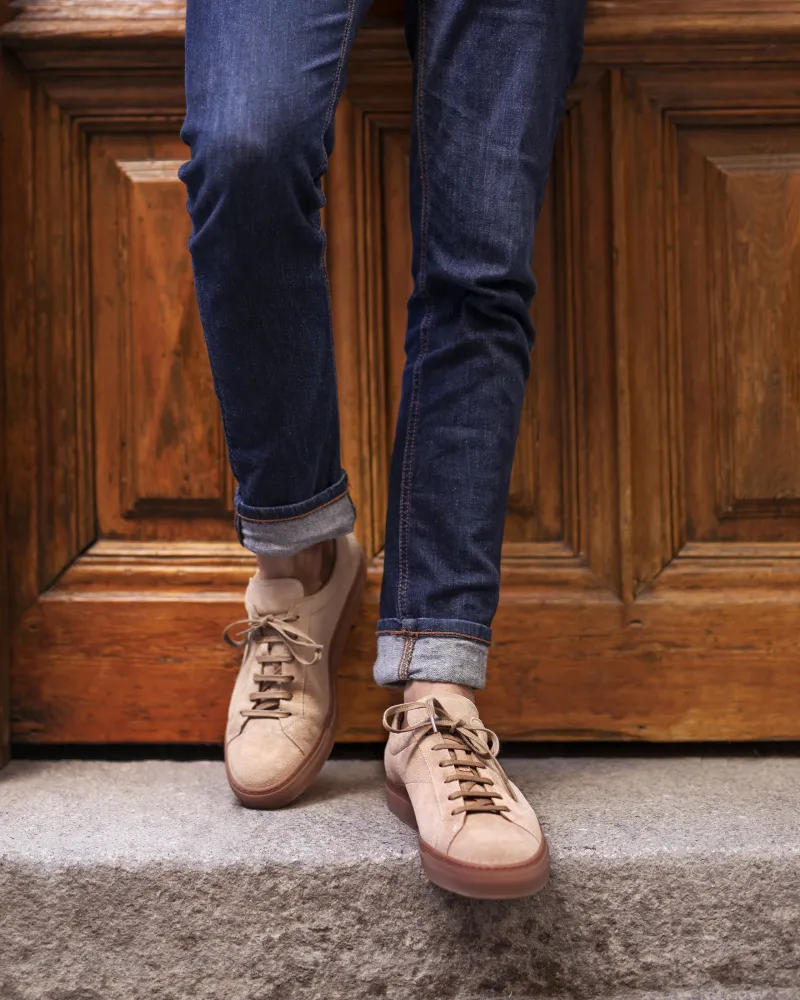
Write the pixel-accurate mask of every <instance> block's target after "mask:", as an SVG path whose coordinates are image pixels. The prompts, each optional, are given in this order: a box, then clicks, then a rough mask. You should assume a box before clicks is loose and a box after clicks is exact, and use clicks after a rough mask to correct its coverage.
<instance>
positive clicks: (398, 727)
mask: <svg viewBox="0 0 800 1000" xmlns="http://www.w3.org/2000/svg"><path fill="white" fill-rule="evenodd" d="M383 723H384V726H385V728H386V729H387V730H388V731H389V740H388V742H387V744H386V753H385V762H386V802H387V805H388V806H389V809H391V811H392V812H393V813H394V814H395V816H397V817H398V818H399V819H401V820H402V821H403V822H404V823H406V824H408V826H410V827H412V828H413V829H415V830H417V831H418V833H419V850H420V857H421V859H422V867H423V869H424V870H425V873H426V874H427V876H428V878H430V880H431V881H432V882H435V883H436V885H438V886H440V887H441V888H442V889H448V890H449V891H450V892H456V893H459V894H460V895H462V896H471V897H472V898H473V899H517V898H519V897H521V896H531V895H533V894H534V893H537V892H539V891H540V890H541V889H543V888H544V887H545V885H546V884H547V879H548V876H549V874H550V859H549V854H548V848H547V841H546V840H545V838H544V834H543V833H542V828H541V827H540V825H539V820H538V819H537V818H536V813H535V812H534V811H533V809H532V807H531V806H530V805H529V804H528V803H527V802H526V800H525V798H524V797H523V795H522V793H521V792H520V790H519V789H518V788H517V787H516V785H514V784H513V783H512V782H511V781H509V779H508V778H507V777H506V774H505V772H504V771H503V769H502V767H501V766H500V764H499V763H498V761H497V753H498V751H499V749H500V741H499V740H498V739H497V736H496V735H495V734H494V733H493V732H491V730H488V729H486V727H485V726H484V725H483V723H482V722H481V720H480V718H479V716H478V710H477V708H476V707H475V705H474V704H473V703H472V702H471V701H470V700H469V699H468V698H464V697H461V696H460V695H448V696H444V697H441V698H426V699H424V700H423V701H418V702H410V703H408V704H402V705H395V706H394V707H393V708H390V709H388V710H387V711H386V713H385V714H384V717H383Z"/></svg>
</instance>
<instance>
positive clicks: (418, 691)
mask: <svg viewBox="0 0 800 1000" xmlns="http://www.w3.org/2000/svg"><path fill="white" fill-rule="evenodd" d="M454 694H458V695H461V697H462V698H469V700H470V701H471V702H474V701H475V689H474V688H471V687H467V686H466V685H464V684H442V683H439V682H438V681H408V682H407V683H406V688H405V692H404V694H403V701H406V702H409V701H421V700H422V699H423V698H439V697H442V696H447V695H454Z"/></svg>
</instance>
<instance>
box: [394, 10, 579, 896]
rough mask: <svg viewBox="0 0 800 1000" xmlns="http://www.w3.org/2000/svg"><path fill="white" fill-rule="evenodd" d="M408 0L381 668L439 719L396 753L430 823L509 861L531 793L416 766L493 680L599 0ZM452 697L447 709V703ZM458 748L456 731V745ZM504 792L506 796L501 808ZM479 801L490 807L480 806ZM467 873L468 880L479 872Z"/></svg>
mask: <svg viewBox="0 0 800 1000" xmlns="http://www.w3.org/2000/svg"><path fill="white" fill-rule="evenodd" d="M410 6H413V11H412V12H411V15H410V17H409V35H410V41H411V47H412V51H413V53H414V55H415V62H416V86H415V107H414V135H413V149H412V177H411V183H412V226H413V232H414V261H413V266H414V291H413V295H412V297H411V300H410V303H409V325H408V335H407V340H406V353H407V363H406V367H405V370H404V375H403V394H402V402H401V406H400V414H399V418H398V424H397V435H396V439H395V448H394V453H393V458H392V468H391V477H390V501H389V511H388V518H387V532H386V555H385V575H384V581H383V590H382V594H381V621H380V622H379V625H378V657H377V661H376V664H375V677H376V680H377V681H378V682H379V683H381V684H385V685H389V686H403V685H405V686H406V687H407V692H406V700H407V701H415V702H416V703H417V704H418V705H422V703H424V705H426V706H427V708H424V707H418V708H416V709H409V710H407V711H406V710H404V709H403V708H402V706H399V707H398V709H397V710H396V711H397V712H398V713H399V715H398V717H399V719H400V723H399V724H400V726H401V727H403V728H405V727H406V726H408V725H411V726H412V727H414V728H416V727H417V725H419V726H420V727H421V728H420V730H419V731H418V736H421V735H422V731H423V730H425V727H426V726H427V727H428V728H429V733H428V736H426V737H425V738H424V739H422V740H421V741H420V740H412V741H411V742H410V743H409V742H408V738H407V737H397V736H391V737H390V741H389V750H388V752H387V770H388V773H389V778H390V781H391V780H394V781H395V782H399V783H401V784H402V783H403V779H404V777H407V775H408V773H409V771H408V768H409V767H410V768H411V772H413V773H414V774H416V777H415V778H414V779H413V781H412V784H411V785H409V788H414V789H415V794H418V795H419V796H422V798H421V799H419V802H418V801H417V800H415V801H414V806H415V808H416V807H417V805H418V804H419V803H422V805H421V806H420V808H421V809H422V813H423V814H424V815H425V816H427V820H426V822H427V821H428V820H429V821H430V823H432V824H433V826H434V827H436V824H437V823H439V817H440V816H445V814H447V816H448V820H447V823H448V824H449V826H448V828H447V831H443V830H442V829H440V828H438V827H436V829H428V831H427V834H426V830H425V829H423V823H422V822H421V821H420V813H419V810H417V820H418V821H420V826H421V829H422V835H423V840H425V839H426V836H428V837H432V838H434V839H437V838H438V839H437V843H438V845H439V848H440V849H441V850H443V851H445V853H446V852H447V851H448V850H451V849H452V850H453V851H454V852H455V853H454V857H460V858H461V860H462V861H464V860H468V859H469V858H470V857H471V856H472V855H475V856H476V857H477V861H478V863H482V861H485V860H486V857H485V856H483V855H482V854H481V852H482V851H488V852H489V854H488V856H490V857H494V856H495V855H496V856H497V858H499V859H500V860H499V861H497V862H496V863H497V864H501V862H502V861H503V859H505V861H509V859H516V861H517V862H520V863H521V859H524V858H528V859H529V860H530V857H532V855H531V852H530V850H529V849H530V848H531V845H535V846H536V849H537V850H541V849H543V841H542V840H541V831H540V830H539V828H538V824H537V823H536V821H535V815H533V813H532V810H530V807H528V806H527V804H526V803H525V804H524V805H525V807H526V809H527V810H528V811H529V813H530V815H529V814H528V813H527V812H525V810H524V809H523V808H522V805H521V804H520V802H519V801H517V799H515V798H514V797H513V795H511V796H509V795H506V799H508V800H509V801H508V802H507V801H506V799H502V798H498V799H497V800H495V798H493V797H492V794H491V793H486V794H484V793H483V792H482V791H481V787H482V786H481V784H480V783H479V782H478V781H477V780H475V776H476V775H478V774H479V772H478V771H474V772H472V771H469V772H464V773H470V774H472V775H473V781H471V782H464V781H455V783H453V779H452V777H451V782H450V783H449V784H446V785H445V784H441V787H439V786H438V785H437V780H438V779H434V782H433V785H426V786H425V789H421V787H420V785H419V784H414V782H419V774H420V773H422V774H423V775H424V774H426V773H428V772H427V770H426V769H425V768H424V767H423V769H422V771H421V772H419V769H418V766H417V764H415V763H413V759H415V758H414V754H418V753H422V754H423V755H424V756H426V758H427V757H430V760H429V761H428V764H429V765H430V766H431V771H430V773H431V774H434V775H438V776H439V777H441V776H442V775H444V774H445V773H446V772H447V768H446V767H445V768H444V769H442V768H438V769H437V767H436V763H437V754H438V755H440V754H441V753H443V752H444V750H446V749H448V747H446V746H444V745H442V740H441V737H440V736H439V734H438V733H437V729H438V730H440V731H441V730H443V729H447V727H450V731H451V732H456V731H457V730H458V727H457V726H455V727H454V726H452V725H451V723H458V722H459V721H461V722H464V723H468V722H469V720H470V719H473V720H474V719H475V718H476V717H477V711H476V710H475V708H474V705H473V703H472V699H471V697H464V695H471V689H474V688H481V687H483V685H484V681H485V673H486V658H487V652H488V647H489V643H490V641H491V622H492V618H493V616H494V613H495V610H496V607H497V601H498V593H499V580H500V550H501V543H502V537H503V527H504V520H505V511H506V504H507V500H508V488H509V481H510V476H511V466H512V462H513V458H514V449H515V444H516V439H517V430H518V426H519V419H520V413H521V409H522V403H523V396H524V391H525V383H526V380H527V376H528V372H529V368H530V350H531V347H532V344H533V327H532V324H531V320H530V316H529V312H528V308H529V305H530V302H531V298H532V296H533V292H534V288H535V285H534V280H533V277H532V275H531V270H530V264H531V257H532V253H533V230H534V224H535V221H536V218H537V215H538V212H539V209H540V207H541V203H542V198H543V195H544V188H545V183H546V180H547V174H548V169H549V163H550V158H551V155H552V150H553V144H554V139H555V134H556V130H557V127H558V123H559V120H560V118H561V115H562V112H563V108H564V100H565V96H566V91H567V88H568V86H569V84H570V82H571V80H572V78H573V76H574V74H575V72H576V70H577V67H578V63H579V60H580V53H581V48H582V36H583V18H584V0H508V2H500V0H486V2H473V0H419V2H418V3H413V4H412V5H410ZM452 685H458V686H459V688H454V687H452ZM432 698H438V702H433V701H431V699H432ZM420 699H421V701H420ZM438 703H441V705H444V706H445V709H446V710H445V711H443V713H442V714H441V715H440V714H439V708H437V707H435V706H436V705H437V704H438ZM432 705H433V706H434V707H433V708H431V706H432ZM437 718H438V719H439V721H438V722H437ZM447 719H449V720H450V722H447V721H446V720H447ZM467 728H469V727H467ZM474 728H475V726H474V725H473V729H474ZM450 739H451V740H452V739H455V742H456V743H458V740H459V739H461V740H462V745H461V749H462V750H463V751H464V754H467V755H468V754H469V749H468V747H469V743H468V737H464V736H463V734H462V736H461V737H458V736H457V735H456V736H451V737H450ZM476 739H477V740H478V743H477V744H476V745H478V744H480V738H476ZM403 740H405V741H406V742H405V743H403V742H402V741H403ZM464 740H467V742H466V743H465V742H464ZM445 742H446V741H445ZM428 744H430V746H429V747H428ZM426 747H427V749H426ZM437 747H438V749H437ZM465 748H466V749H465ZM401 749H402V750H403V752H400V750H401ZM406 750H407V751H408V753H406V752H405V751H406ZM454 753H456V751H455V750H454V749H453V746H450V747H449V756H446V757H445V760H447V761H450V760H451V759H454V758H452V755H453V754H454ZM409 755H410V756H409ZM490 756H491V755H490ZM498 767H499V766H498V765H495V764H494V763H492V764H491V768H490V771H492V770H493V772H494V773H495V776H496V777H498V781H497V782H495V785H496V786H497V787H501V786H502V780H501V779H500V778H499V776H498V773H497V771H498ZM452 773H453V772H452V771H451V774H452ZM423 784H424V783H423ZM465 786H466V787H467V788H469V789H471V791H472V795H471V796H467V798H466V799H465V800H464V803H465V805H466V806H467V809H466V811H464V810H459V809H457V810H456V813H455V815H454V816H453V817H452V818H451V817H450V816H449V810H447V794H449V793H450V792H451V791H452V789H453V788H454V787H455V789H456V792H455V794H456V797H458V796H459V795H462V794H463V792H464V791H465ZM459 789H460V791H459ZM504 794H505V793H504ZM426 796H427V797H428V798H429V799H430V801H428V798H426ZM442 796H443V798H442ZM412 798H414V796H413V795H412ZM440 798H441V801H439V800H440ZM495 801H497V802H500V801H502V802H503V805H502V806H501V805H497V806H496V808H495V806H492V802H495ZM437 803H438V805H439V807H440V808H436V804H437ZM481 804H482V808H481V815H480V816H477V817H473V816H472V812H473V811H475V809H476V808H477V807H479V806H481ZM456 805H458V803H456ZM487 809H488V811H487ZM468 814H469V822H468V823H467V822H465V820H466V817H467V815H468ZM498 817H499V818H500V819H501V820H502V822H501V823H500V826H499V828H498V827H497V826H496V823H495V822H494V821H497V820H498ZM512 817H513V818H514V819H513V822H512V823H508V822H506V819H508V818H512ZM451 819H452V822H451ZM487 823H488V824H489V825H488V826H487V825H486V824H487ZM493 823H494V825H492V824H493ZM514 824H516V832H517V833H520V831H521V830H522V831H527V832H525V835H524V836H522V834H520V838H521V839H520V838H518V839H519V842H518V843H515V844H514V845H510V844H509V843H505V844H504V843H503V842H502V839H503V836H505V837H506V838H508V837H509V836H510V833H509V831H511V830H513V829H514ZM450 827H452V829H451V828H450ZM445 833H446V834H447V836H445ZM470 837H471V839H470ZM498 837H499V838H500V839H499V840H498ZM448 838H449V839H448ZM454 838H455V839H454ZM453 844H460V847H458V848H456V847H453V846H452V845H453ZM433 846H436V845H433ZM492 850H494V851H495V854H494V855H492ZM459 852H460V854H459ZM470 852H472V855H471V854H470ZM526 852H527V853H526ZM439 863H441V864H445V866H446V865H447V863H448V862H447V861H446V860H445V862H441V859H440V862H439ZM491 863H492V864H494V863H495V862H491ZM531 863H533V862H531ZM429 870H430V866H429ZM541 875H542V861H541V857H539V860H537V861H536V864H534V865H533V867H532V868H530V871H529V873H528V876H526V877H527V878H528V882H527V883H526V882H525V877H523V876H522V875H520V877H519V878H520V880H521V881H519V884H518V885H517V887H516V889H515V888H514V886H512V890H513V891H514V892H516V890H517V889H525V886H526V885H527V889H526V891H530V889H531V887H532V886H533V887H535V886H538V885H539V884H540V882H541ZM445 881H446V876H445ZM512 881H513V880H512ZM458 884H460V885H461V886H462V889H463V887H464V886H465V885H467V884H468V880H467V882H464V881H463V880H462V881H461V882H460V883H458ZM507 888H508V887H507ZM465 891H466V890H465ZM512 894H513V892H512Z"/></svg>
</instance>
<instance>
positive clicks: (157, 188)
mask: <svg viewBox="0 0 800 1000" xmlns="http://www.w3.org/2000/svg"><path fill="white" fill-rule="evenodd" d="M185 154H186V148H185V147H184V146H183V144H182V143H181V142H180V141H179V140H178V139H177V138H175V137H174V136H173V135H172V134H169V135H164V134H158V133H155V134H152V135H148V134H134V135H131V134H130V133H128V132H125V133H116V134H110V135H102V134H97V135H93V136H92V137H91V142H90V148H89V169H90V179H89V184H90V201H91V204H90V209H91V222H92V225H91V253H90V259H91V271H92V289H93V292H92V308H93V317H92V327H93V331H94V335H93V363H94V377H93V384H94V422H95V450H94V454H95V477H96V482H97V485H98V489H97V506H98V510H97V516H98V530H99V532H100V534H101V535H102V536H103V537H106V538H130V539H133V538H142V539H145V538H152V537H160V538H164V537H173V538H180V537H184V536H186V535H187V534H188V537H197V534H198V526H197V525H196V524H195V523H194V522H195V521H196V520H197V519H210V518H217V519H221V521H222V523H221V524H220V525H214V524H213V523H212V524H210V525H203V527H202V528H200V529H199V530H200V532H201V534H202V535H203V536H205V537H209V538H213V537H220V538H230V537H231V519H232V516H233V503H232V500H233V490H234V485H233V478H232V475H231V473H230V471H229V466H228V461H227V454H226V451H225V442H224V437H223V432H222V423H221V420H220V417H219V413H218V408H217V404H216V398H215V396H214V388H213V384H212V380H211V372H210V369H209V365H208V357H207V354H206V349H205V343H204V341H203V330H202V327H201V325H200V317H199V315H198V312H197V304H196V302H195V297H194V285H193V280H192V269H191V261H190V259H189V256H188V254H187V252H186V244H187V240H188V238H189V233H190V230H191V225H190V222H189V218H188V214H187V212H186V204H185V203H186V194H185V189H184V187H183V184H182V183H181V182H180V181H179V180H178V176H177V171H178V167H179V166H180V164H181V163H182V162H183V160H184V159H185Z"/></svg>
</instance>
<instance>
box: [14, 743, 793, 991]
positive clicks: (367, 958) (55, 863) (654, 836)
mask: <svg viewBox="0 0 800 1000" xmlns="http://www.w3.org/2000/svg"><path fill="white" fill-rule="evenodd" d="M507 768H508V771H509V773H510V774H511V776H512V777H513V778H514V780H516V781H517V782H518V783H519V784H520V785H521V786H522V788H523V789H524V790H525V791H526V792H527V793H528V794H529V795H530V796H531V798H532V800H533V801H534V802H535V804H536V806H537V808H538V810H539V812H540V815H541V817H542V821H543V824H544V826H545V828H546V831H547V834H548V837H549V839H550V844H551V849H552V857H553V877H552V880H551V883H550V886H549V887H548V889H547V890H546V891H545V892H544V893H542V894H541V895H540V896H538V897H535V898H533V899H529V900H523V901H518V902H509V903H487V902H478V901H471V900H465V899H461V898H459V897H456V896H453V895H449V894H447V893H443V892H441V891H440V890H438V889H437V888H435V887H434V886H432V885H430V884H429V883H428V882H427V881H426V880H425V878H424V876H423V875H422V874H421V871H420V867H419V863H418V860H417V853H416V844H415V838H414V835H413V834H412V833H411V832H410V831H409V830H408V829H407V828H406V827H404V826H402V825H401V824H400V823H399V822H398V821H397V820H396V819H395V818H394V817H393V816H391V815H390V814H389V813H388V812H387V810H386V809H385V806H384V804H383V799H382V790H381V784H382V778H381V765H380V763H379V762H377V761H333V762H331V763H329V764H328V765H327V766H326V768H325V769H324V770H323V772H322V774H321V776H320V777H319V779H318V780H317V782H316V784H315V785H314V786H313V787H312V789H310V790H309V791H308V792H307V793H306V795H305V796H304V797H303V798H302V799H301V800H300V801H298V802H297V803H295V805H293V806H291V807H289V808H287V809H284V810H282V811H279V812H273V813H259V812H253V811H249V810H247V809H243V808H241V807H240V806H239V805H238V804H237V803H236V802H235V801H234V800H233V798H232V796H231V794H230V792H229V790H228V788H227V785H226V781H225V775H224V771H223V768H222V765H221V764H219V763H217V762H204V761H201V762H190V763H186V762H184V763H177V762H170V761H145V762H134V763H119V762H116V763H110V762H86V761H18V762H15V763H12V764H11V766H10V767H9V768H7V769H6V770H5V771H3V772H0V997H2V1000H186V998H197V1000H317V998H319V1000H323V998H324V1000H340V998H341V1000H361V998H365V1000H366V998H387V1000H411V998H413V1000H499V998H506V997H513V998H514V1000H524V998H553V1000H555V998H572V1000H584V998H585V1000H601V998H603V1000H800V836H798V828H799V825H800V824H799V823H798V817H800V760H798V759H795V758H791V757H769V758H756V757H753V758H750V757H747V758H742V757H726V758H718V757H715V758H709V759H704V758H696V757H695V758H668V759H653V758H649V759H642V758H633V759H631V758H599V759H598V758H592V759H587V758H576V757H573V758H567V759H557V758H538V759H510V760H509V761H508V762H507Z"/></svg>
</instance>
